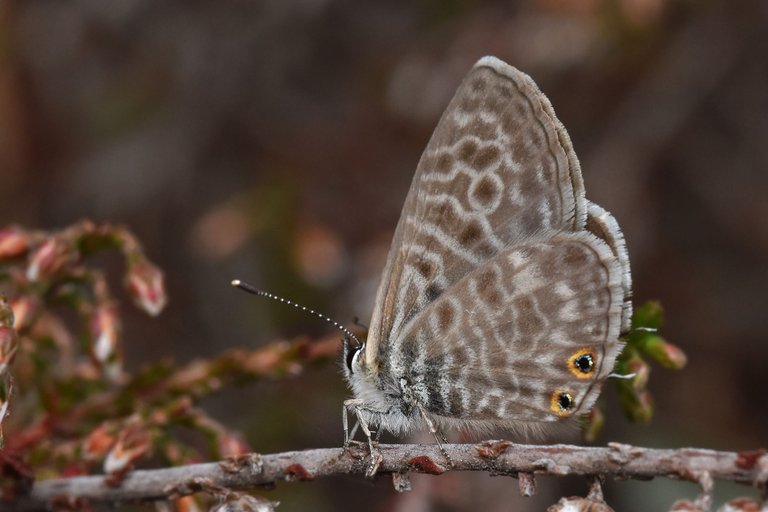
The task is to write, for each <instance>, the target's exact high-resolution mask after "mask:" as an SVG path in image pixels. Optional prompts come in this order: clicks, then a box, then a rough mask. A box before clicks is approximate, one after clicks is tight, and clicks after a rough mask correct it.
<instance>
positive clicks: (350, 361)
mask: <svg viewBox="0 0 768 512" xmlns="http://www.w3.org/2000/svg"><path fill="white" fill-rule="evenodd" d="M362 349H363V345H352V340H349V339H346V340H345V341H344V362H345V363H346V365H347V370H349V373H350V374H352V373H355V371H354V370H353V369H352V366H353V365H354V364H355V358H356V357H357V356H358V355H359V354H360V351H361V350H362Z"/></svg>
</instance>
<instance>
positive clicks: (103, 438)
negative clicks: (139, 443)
mask: <svg viewBox="0 0 768 512" xmlns="http://www.w3.org/2000/svg"><path fill="white" fill-rule="evenodd" d="M114 444H115V436H114V434H112V433H111V432H109V430H108V429H107V427H106V426H104V425H99V426H98V427H96V429H95V430H93V431H92V432H91V433H90V434H89V435H88V437H87V438H86V440H85V441H84V442H83V456H84V458H85V459H86V460H94V459H100V458H102V457H104V456H105V455H106V454H107V452H108V451H109V449H110V448H112V446H113V445H114Z"/></svg>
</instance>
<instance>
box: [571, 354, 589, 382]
mask: <svg viewBox="0 0 768 512" xmlns="http://www.w3.org/2000/svg"><path fill="white" fill-rule="evenodd" d="M568 369H569V370H571V373H573V374H574V375H575V376H576V377H578V378H579V379H585V378H588V377H589V376H590V374H591V373H592V372H594V370H595V356H594V353H593V352H592V351H590V350H585V349H582V350H579V351H578V352H576V353H575V354H573V355H572V356H571V357H570V358H568Z"/></svg>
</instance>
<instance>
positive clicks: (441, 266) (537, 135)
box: [366, 57, 586, 365]
mask: <svg viewBox="0 0 768 512" xmlns="http://www.w3.org/2000/svg"><path fill="white" fill-rule="evenodd" d="M585 219H586V201H585V199H584V190H583V183H582V178H581V172H580V169H579V165H578V161H577V159H576V157H575V155H574V153H573V149H572V147H571V143H570V140H569V138H568V135H567V134H566V132H565V130H564V129H563V128H562V125H561V124H560V122H559V121H558V120H557V118H556V117H555V115H554V112H553V110H552V107H551V105H550V104H549V101H548V100H547V99H546V97H545V96H544V95H543V94H542V93H541V92H540V91H539V90H538V88H537V87H536V85H535V84H534V82H533V81H532V80H531V79H530V78H529V77H528V76H527V75H525V74H523V73H521V72H520V71H518V70H516V69H515V68H512V67H511V66H508V65H507V64H504V63H503V62H501V61H499V60H498V59H495V58H488V57H486V58H483V59H481V60H480V61H479V62H478V63H477V64H476V65H475V67H474V68H473V69H472V71H470V73H469V74H468V75H467V77H466V78H465V80H464V82H463V83H462V84H461V86H460V87H459V89H458V91H457V92H456V95H455V96H454V98H453V100H452V101H451V103H450V104H449V106H448V108H447V109H446V111H445V113H444V115H443V117H442V118H441V120H440V122H439V124H438V126H437V128H436V129H435V132H434V134H433V135H432V138H431V140H430V142H429V144H428V146H427V148H426V150H425V151H424V154H423V155H422V157H421V160H420V162H419V165H418V167H417V170H416V174H415V176H414V179H413V183H412V185H411V189H410V191H409V194H408V197H407V199H406V202H405V206H404V208H403V213H402V216H401V218H400V222H399V224H398V227H397V230H396V232H395V237H394V241H393V243H392V247H391V249H390V254H389V257H388V261H387V266H386V269H385V271H384V274H383V276H382V282H381V285H380V287H379V291H378V294H377V299H376V304H375V309H374V315H373V318H372V320H371V330H370V333H369V339H368V342H367V346H366V360H367V362H368V363H369V364H371V365H374V364H376V359H377V358H378V357H379V353H380V352H384V353H386V354H390V353H393V352H397V351H399V350H401V347H400V346H399V345H400V344H401V343H402V341H403V340H402V339H401V336H400V333H401V332H402V331H403V329H404V328H405V326H406V325H407V324H408V322H410V321H412V320H413V319H414V317H416V316H417V315H418V314H419V312H420V311H421V310H422V309H423V308H424V306H425V305H426V304H428V303H429V302H431V301H433V300H435V299H436V298H437V297H439V296H440V295H441V294H443V293H445V292H446V290H448V289H449V288H450V287H451V286H452V285H454V284H455V283H456V282H458V281H459V280H460V279H461V278H463V277H464V276H465V275H467V274H468V273H469V272H471V271H473V270H474V269H475V268H477V267H478V266H480V265H482V264H483V262H485V261H486V260H488V259H489V258H491V257H493V256H494V255H495V254H497V253H498V252H499V251H501V250H502V249H504V248H505V247H507V246H508V245H510V244H512V243H518V242H524V241H525V240H526V239H528V238H529V237H531V236H532V235H535V234H536V233H539V232H542V231H544V230H551V231H555V230H565V231H570V230H578V229H582V228H583V226H584V223H585Z"/></svg>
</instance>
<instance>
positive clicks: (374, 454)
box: [343, 398, 383, 478]
mask: <svg viewBox="0 0 768 512" xmlns="http://www.w3.org/2000/svg"><path fill="white" fill-rule="evenodd" d="M350 409H351V410H352V412H354V413H355V417H356V418H357V425H359V426H360V428H361V429H362V431H363V434H364V435H365V438H366V439H367V440H368V448H369V451H370V454H371V463H370V465H369V466H368V469H367V470H366V472H365V476H367V477H369V478H371V477H373V476H374V475H375V474H376V471H377V470H378V469H379V466H380V465H381V461H382V460H383V457H382V456H381V453H379V450H377V449H376V448H375V447H374V446H373V438H372V433H371V430H370V428H368V420H366V419H365V416H364V414H363V411H365V410H367V409H368V408H367V407H366V406H365V402H364V401H363V400H360V399H357V398H352V399H349V400H345V401H344V419H343V422H344V446H345V448H346V447H348V446H349V441H350V439H351V438H350V436H349V429H348V426H349V424H348V419H347V414H348V411H349V410H350ZM357 425H355V429H357ZM377 438H378V435H377Z"/></svg>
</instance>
